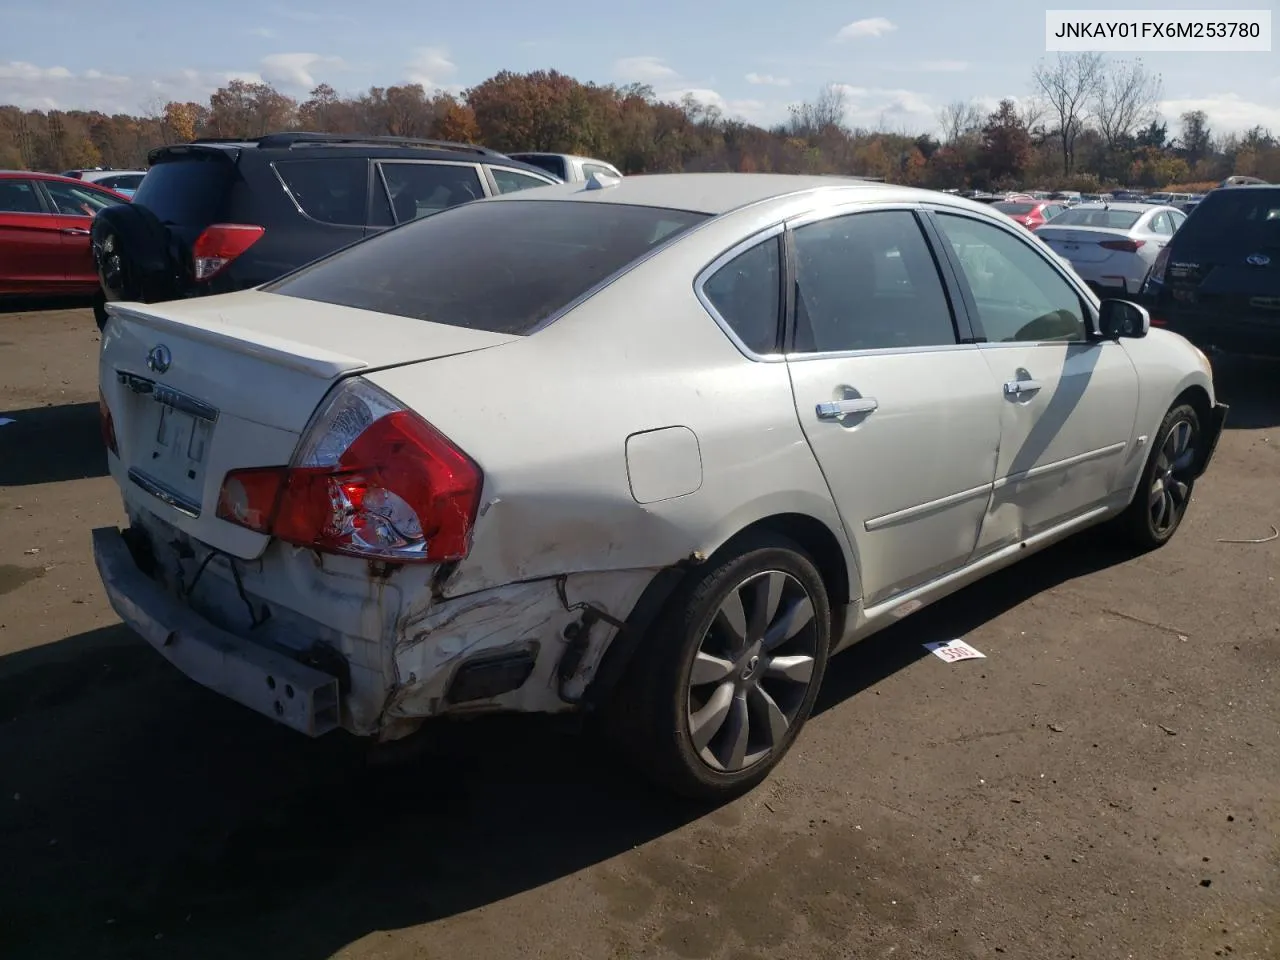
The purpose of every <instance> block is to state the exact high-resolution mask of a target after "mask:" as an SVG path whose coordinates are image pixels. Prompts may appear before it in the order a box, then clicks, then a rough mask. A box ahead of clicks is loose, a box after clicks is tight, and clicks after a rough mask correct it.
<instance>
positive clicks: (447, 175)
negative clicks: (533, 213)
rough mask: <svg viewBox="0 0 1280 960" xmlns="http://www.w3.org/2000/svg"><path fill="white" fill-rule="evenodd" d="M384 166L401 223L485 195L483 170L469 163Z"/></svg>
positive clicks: (383, 164) (384, 172)
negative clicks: (482, 179) (482, 182)
mask: <svg viewBox="0 0 1280 960" xmlns="http://www.w3.org/2000/svg"><path fill="white" fill-rule="evenodd" d="M380 166H381V167H382V178H383V181H384V182H385V184H386V189H387V194H388V195H389V196H390V198H391V209H392V210H394V211H395V216H396V222H397V223H406V222H408V221H409V220H416V219H418V218H419V217H426V216H430V215H431V214H433V213H439V212H440V211H441V210H447V209H449V208H450V207H456V206H458V204H460V203H470V202H471V201H472V200H479V199H480V198H481V197H483V196H484V188H483V187H481V186H480V171H479V169H478V168H476V167H474V166H471V165H469V164H456V163H391V162H383V163H382V164H380Z"/></svg>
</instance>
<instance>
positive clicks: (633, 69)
mask: <svg viewBox="0 0 1280 960" xmlns="http://www.w3.org/2000/svg"><path fill="white" fill-rule="evenodd" d="M613 73H614V76H616V77H617V78H618V79H619V80H622V81H623V82H625V83H653V82H654V81H655V80H674V79H675V78H676V77H678V76H679V74H678V73H677V72H676V71H675V70H673V69H672V68H671V67H669V66H667V65H666V64H665V63H663V62H662V58H661V57H623V58H622V59H621V60H616V61H614V64H613Z"/></svg>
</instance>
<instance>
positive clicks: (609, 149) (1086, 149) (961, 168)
mask: <svg viewBox="0 0 1280 960" xmlns="http://www.w3.org/2000/svg"><path fill="white" fill-rule="evenodd" d="M1161 94H1162V82H1161V78H1160V77H1159V76H1158V75H1157V74H1154V73H1152V72H1150V71H1149V70H1148V69H1147V68H1146V67H1145V66H1144V65H1143V63H1142V62H1141V61H1139V60H1131V61H1117V60H1110V59H1107V58H1104V57H1103V56H1102V55H1100V54H1091V53H1083V54H1062V55H1059V56H1058V57H1057V58H1056V59H1055V60H1052V61H1044V62H1042V63H1040V64H1039V65H1038V66H1037V67H1036V68H1035V70H1034V72H1033V75H1032V78H1031V92H1030V95H1028V96H1027V97H1020V98H1018V99H1017V100H1013V99H1007V100H1003V101H1001V102H1000V103H999V104H998V106H996V108H995V109H994V110H985V109H983V108H982V107H981V106H979V104H978V103H977V102H974V101H956V102H954V103H951V104H948V105H947V106H946V107H945V108H944V109H943V110H942V111H940V113H939V116H938V118H937V119H938V131H937V132H935V133H925V134H918V133H914V132H911V131H907V130H896V131H895V130H891V129H887V128H885V127H884V125H881V126H880V127H879V128H876V129H866V128H858V127H851V126H849V125H848V124H847V123H846V120H845V117H846V114H847V107H848V101H847V94H846V92H845V89H844V88H843V87H842V86H840V85H838V84H829V85H827V86H826V87H824V88H823V89H822V90H821V91H819V93H818V94H817V96H816V97H815V98H814V99H812V100H810V101H806V102H804V103H799V104H795V105H793V106H792V107H791V108H790V110H789V115H788V118H787V119H786V121H785V122H783V123H780V124H777V125H776V126H773V127H771V128H767V129H766V128H764V127H760V126H756V125H753V124H749V123H746V122H743V121H741V120H738V119H734V118H731V117H727V116H725V115H724V113H723V112H722V111H721V110H719V109H718V108H716V107H714V106H708V105H706V104H704V103H701V102H699V101H697V100H695V99H694V98H693V97H691V96H687V97H685V98H684V99H683V100H680V101H678V102H677V101H671V100H664V99H662V98H659V97H658V96H657V95H655V92H654V90H653V89H652V88H651V87H649V86H646V85H643V84H631V85H627V86H616V85H600V84H594V83H581V82H579V81H577V80H575V79H573V78H572V77H569V76H567V75H565V74H563V73H560V72H558V71H555V70H539V71H534V72H531V73H523V74H522V73H513V72H511V71H503V72H501V73H499V74H497V75H496V76H493V77H490V78H489V79H488V80H485V81H484V82H483V83H480V84H478V85H476V86H474V87H472V88H470V89H469V90H466V91H465V92H464V93H463V94H462V95H460V96H453V95H450V94H447V93H440V92H430V91H427V90H425V89H424V88H423V87H422V86H421V85H418V84H400V85H395V86H389V87H371V88H370V89H369V90H367V91H365V92H363V93H360V94H356V95H354V96H343V95H340V94H339V93H338V92H337V91H336V90H335V89H334V88H333V87H331V86H329V85H328V84H323V83H322V84H320V85H319V86H317V87H316V88H315V89H314V90H312V91H311V93H310V95H309V96H308V97H307V98H306V99H304V100H298V99H295V98H293V97H290V96H288V95H286V94H284V93H282V92H281V91H279V90H277V89H275V88H274V87H272V86H271V85H269V84H265V83H252V82H247V81H243V80H232V81H231V82H230V83H228V84H227V85H226V86H224V87H221V88H219V89H218V90H217V91H215V92H214V93H213V94H212V95H211V96H210V98H209V101H208V102H207V103H194V102H187V103H179V102H169V103H164V104H160V103H157V104H155V105H153V106H152V107H151V108H149V109H147V110H145V111H144V112H143V113H142V114H141V115H138V116H133V115H127V114H115V115H107V114H104V113H99V112H95V111H80V110H67V111H62V110H50V111H47V112H46V111H40V110H22V109H19V108H18V107H15V106H0V169H36V170H49V171H54V172H57V171H60V170H64V169H70V168H75V167H94V166H110V167H117V168H132V167H140V166H143V165H144V164H145V162H146V157H147V153H148V151H150V150H151V149H153V148H154V147H157V146H160V145H163V144H169V143H181V142H186V141H189V140H192V139H195V138H196V137H253V136H259V135H261V134H264V133H268V132H272V131H278V130H288V129H301V130H308V131H316V132H326V133H343V134H360V135H388V136H397V137H423V138H434V139H441V140H454V141H464V142H470V143H482V144H484V145H486V146H489V147H492V148H494V149H497V150H502V151H516V150H543V151H550V152H557V153H577V154H585V155H588V156H595V157H600V158H602V159H606V160H609V161H610V162H612V163H614V164H616V165H617V166H619V167H620V168H621V169H622V170H623V172H624V173H659V172H669V171H680V170H685V171H740V172H751V171H771V172H778V173H819V174H853V175H858V176H871V177H881V178H884V179H885V180H888V181H890V182H896V183H905V184H911V185H915V186H925V187H932V188H937V189H948V188H958V189H966V188H970V189H979V190H1001V189H1037V188H1040V189H1063V190H1071V189H1074V190H1080V191H1083V192H1089V191H1097V190H1102V189H1107V188H1115V187H1118V186H1127V187H1137V188H1168V187H1176V186H1199V187H1204V186H1207V185H1210V184H1211V183H1216V182H1217V181H1220V180H1221V179H1223V178H1224V177H1227V176H1230V175H1232V174H1246V175H1250V176H1257V177H1261V178H1262V179H1264V180H1268V181H1271V182H1276V181H1280V140H1277V138H1276V137H1275V136H1273V135H1272V134H1271V132H1270V131H1269V130H1265V129H1263V128H1261V127H1258V128H1255V129H1253V130H1250V131H1248V132H1247V133H1245V134H1243V135H1238V134H1234V133H1231V134H1226V135H1221V136H1220V135H1217V134H1216V133H1215V132H1214V131H1213V130H1212V129H1211V128H1210V124H1209V120H1208V118H1207V116H1206V115H1205V114H1204V113H1203V112H1201V111H1193V112H1190V113H1186V114H1183V115H1182V117H1181V118H1180V124H1179V127H1178V129H1177V130H1175V131H1170V130H1169V129H1168V126H1167V124H1166V123H1165V122H1164V121H1163V120H1162V119H1161V118H1160V115H1159V112H1158V104H1159V101H1160V98H1161Z"/></svg>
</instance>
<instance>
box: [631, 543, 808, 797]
mask: <svg viewBox="0 0 1280 960" xmlns="http://www.w3.org/2000/svg"><path fill="white" fill-rule="evenodd" d="M830 646H831V608H830V601H829V600H828V598H827V591H826V588H825V586H824V585H823V582H822V576H821V574H819V572H818V570H817V567H816V566H815V565H814V563H813V561H812V560H811V559H810V558H809V556H808V555H807V554H806V553H805V552H804V550H803V549H802V548H800V547H799V546H798V545H796V544H794V543H792V542H791V541H789V540H786V539H785V538H782V537H775V536H767V537H766V536H761V537H754V538H752V539H751V540H750V541H749V542H744V543H743V544H742V545H741V546H740V547H739V549H738V550H736V551H735V552H734V553H733V555H731V556H729V557H728V558H726V559H724V560H723V561H719V562H716V563H715V565H714V567H712V568H710V569H708V570H707V571H706V572H705V573H702V574H701V575H700V576H698V578H697V579H696V580H695V581H693V582H692V583H690V584H689V585H688V586H687V588H685V589H683V590H681V591H679V592H678V593H677V595H676V597H675V598H674V599H673V601H672V605H671V606H670V608H669V609H668V611H667V613H666V614H665V615H664V616H663V617H661V618H660V619H659V620H658V622H657V623H656V624H655V625H654V628H653V629H652V630H651V631H650V633H649V635H648V636H647V637H646V638H645V639H644V641H643V642H642V644H641V646H640V649H639V650H638V651H637V653H636V659H635V661H633V663H632V669H631V671H630V674H629V677H628V681H627V686H626V687H625V688H624V691H623V696H622V698H621V699H620V702H619V703H618V704H617V705H616V706H617V709H618V710H619V711H621V713H622V717H621V726H622V730H623V736H624V739H625V740H626V741H628V746H629V747H630V753H631V754H632V756H633V759H634V760H635V762H636V763H637V765H638V766H640V767H641V768H642V769H643V770H644V771H645V772H646V773H648V774H649V775H650V776H651V777H652V778H654V779H655V780H657V781H658V782H659V783H661V784H663V785H664V786H666V787H668V788H670V789H672V790H673V791H675V792H676V793H678V794H681V795H682V796H685V797H689V798H692V799H697V800H711V801H723V800H727V799H730V798H732V797H734V796H736V795H738V794H741V793H744V792H745V791H747V790H750V789H751V788H752V787H754V786H756V785H757V784H758V783H760V782H761V781H762V780H764V779H765V777H767V776H768V775H769V773H770V771H771V770H773V768H774V767H775V766H777V764H778V762H779V761H781V759H782V758H783V757H784V756H785V755H786V753H787V751H788V750H789V749H790V747H791V744H792V743H794V742H795V738H796V736H797V735H798V734H799V732H800V729H801V728H802V727H803V726H804V723H805V721H806V720H807V719H808V718H809V714H810V713H811V712H812V710H813V704H814V701H815V699H816V698H817V695H818V689H819V687H820V686H821V684H822V677H823V674H824V672H825V670H826V663H827V656H828V652H829V650H830Z"/></svg>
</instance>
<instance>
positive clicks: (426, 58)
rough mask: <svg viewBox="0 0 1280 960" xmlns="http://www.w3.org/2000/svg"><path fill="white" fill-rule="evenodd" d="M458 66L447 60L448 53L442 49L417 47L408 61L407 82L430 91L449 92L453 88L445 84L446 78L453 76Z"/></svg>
mask: <svg viewBox="0 0 1280 960" xmlns="http://www.w3.org/2000/svg"><path fill="white" fill-rule="evenodd" d="M457 69H458V65H457V64H456V63H454V62H453V61H452V60H450V59H449V51H448V50H446V49H445V48H444V47H418V48H417V49H416V50H414V52H413V59H412V60H410V61H409V65H408V71H409V81H410V82H411V83H420V84H422V86H423V87H424V88H425V89H426V90H428V91H430V90H446V89H447V90H449V91H450V92H452V91H454V90H455V88H454V87H452V86H448V85H446V83H445V80H446V78H448V77H451V76H453V74H454V73H455V72H456V71H457Z"/></svg>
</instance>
